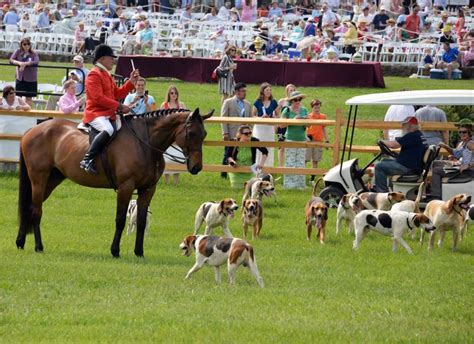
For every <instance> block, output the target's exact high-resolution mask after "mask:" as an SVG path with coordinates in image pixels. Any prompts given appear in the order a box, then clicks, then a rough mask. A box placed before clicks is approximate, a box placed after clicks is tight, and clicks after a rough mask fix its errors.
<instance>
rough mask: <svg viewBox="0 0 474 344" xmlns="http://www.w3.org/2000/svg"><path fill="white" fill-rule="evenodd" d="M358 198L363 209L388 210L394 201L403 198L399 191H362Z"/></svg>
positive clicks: (399, 200)
mask: <svg viewBox="0 0 474 344" xmlns="http://www.w3.org/2000/svg"><path fill="white" fill-rule="evenodd" d="M359 198H360V199H361V201H362V203H363V204H364V208H365V209H379V210H390V209H391V208H392V206H393V205H394V204H395V203H398V202H401V201H403V200H405V195H404V194H403V193H401V192H362V193H361V194H359Z"/></svg>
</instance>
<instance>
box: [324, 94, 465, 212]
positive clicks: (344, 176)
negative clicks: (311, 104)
mask: <svg viewBox="0 0 474 344" xmlns="http://www.w3.org/2000/svg"><path fill="white" fill-rule="evenodd" d="M346 105H349V106H350V108H349V114H348V118H347V127H346V132H345V136H344V144H343V150H342V156H341V162H340V164H339V165H336V166H334V167H333V168H331V169H330V170H329V171H328V172H327V173H326V174H325V175H324V177H323V181H324V186H325V187H324V189H323V190H322V191H321V193H320V197H321V198H322V199H323V200H325V201H326V203H327V204H328V205H329V206H331V207H337V205H338V204H339V201H340V199H341V197H342V196H343V195H345V194H346V193H349V192H351V193H356V192H358V191H369V190H368V189H367V186H366V185H365V183H364V182H363V180H362V177H363V176H364V174H365V171H366V170H367V168H369V167H370V166H371V165H372V164H373V163H374V162H375V161H376V160H377V159H379V158H380V157H381V156H382V155H384V156H387V155H388V156H391V157H396V156H397V153H396V152H394V151H392V150H391V149H390V148H388V147H387V146H386V145H385V144H384V143H383V142H382V141H381V140H379V141H378V142H377V144H378V146H379V147H380V153H379V154H377V156H375V157H374V158H373V159H372V160H371V161H370V162H369V163H368V164H366V165H365V166H364V167H362V168H359V165H358V158H351V153H352V143H353V139H354V131H355V124H356V120H357V111H358V107H359V105H433V106H434V105H470V106H473V105H474V91H473V90H430V91H407V92H389V93H376V94H369V95H363V96H357V97H353V98H351V99H349V100H347V101H346ZM348 140H349V142H348ZM438 155H439V148H438V147H437V146H430V147H429V148H428V149H427V150H426V152H425V155H424V158H423V163H424V168H423V172H422V173H421V174H420V175H413V174H410V175H402V176H393V177H392V178H390V189H391V190H392V191H400V192H403V193H404V194H405V196H406V198H407V199H411V200H415V198H416V195H417V193H418V187H419V185H420V183H421V182H422V181H424V180H426V177H427V176H428V172H429V170H430V168H431V164H432V162H433V161H434V160H435V159H437V158H438ZM459 193H468V194H470V195H471V196H472V197H474V180H473V179H472V178H444V179H443V185H442V195H443V200H447V199H449V198H451V197H452V196H454V195H456V194H459Z"/></svg>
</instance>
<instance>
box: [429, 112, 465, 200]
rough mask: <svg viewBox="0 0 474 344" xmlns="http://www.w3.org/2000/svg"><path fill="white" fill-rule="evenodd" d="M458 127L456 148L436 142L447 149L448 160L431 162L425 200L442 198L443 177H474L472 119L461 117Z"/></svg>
mask: <svg viewBox="0 0 474 344" xmlns="http://www.w3.org/2000/svg"><path fill="white" fill-rule="evenodd" d="M458 127H459V129H458V134H459V143H458V144H457V146H456V148H454V149H453V148H451V147H449V146H448V145H447V144H445V143H439V144H438V145H439V146H440V147H442V148H444V149H446V150H447V151H448V153H449V158H450V160H436V161H434V162H433V176H432V179H431V194H430V195H427V196H426V198H427V200H430V199H442V196H443V195H442V194H441V190H442V188H441V183H442V179H443V178H444V177H449V178H474V140H473V139H472V121H471V120H470V119H468V118H465V119H462V120H461V121H460V122H459V124H458ZM468 180H469V179H468Z"/></svg>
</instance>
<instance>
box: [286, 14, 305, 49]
mask: <svg viewBox="0 0 474 344" xmlns="http://www.w3.org/2000/svg"><path fill="white" fill-rule="evenodd" d="M293 25H294V26H293V31H292V33H291V35H290V39H289V41H290V48H296V45H297V44H298V42H299V41H301V40H302V39H303V37H304V31H303V30H304V27H305V25H304V21H302V20H295V21H294V22H293Z"/></svg>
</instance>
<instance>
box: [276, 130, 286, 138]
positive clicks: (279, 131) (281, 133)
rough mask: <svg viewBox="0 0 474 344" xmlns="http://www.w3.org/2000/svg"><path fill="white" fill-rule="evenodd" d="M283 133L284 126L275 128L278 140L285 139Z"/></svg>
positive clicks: (284, 131)
mask: <svg viewBox="0 0 474 344" xmlns="http://www.w3.org/2000/svg"><path fill="white" fill-rule="evenodd" d="M285 134H286V128H280V127H278V129H277V135H278V142H283V141H285V139H286V138H285Z"/></svg>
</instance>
